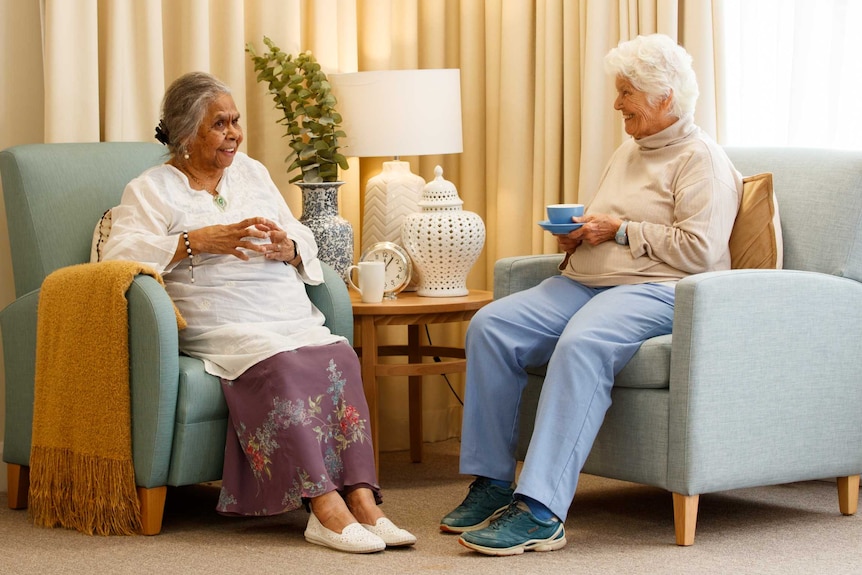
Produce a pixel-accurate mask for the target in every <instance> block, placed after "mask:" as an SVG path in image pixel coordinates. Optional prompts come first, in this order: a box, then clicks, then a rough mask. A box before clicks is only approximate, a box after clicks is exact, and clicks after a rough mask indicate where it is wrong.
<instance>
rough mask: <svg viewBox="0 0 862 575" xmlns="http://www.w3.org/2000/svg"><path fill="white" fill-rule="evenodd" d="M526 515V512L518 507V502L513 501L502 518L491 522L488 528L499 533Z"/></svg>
mask: <svg viewBox="0 0 862 575" xmlns="http://www.w3.org/2000/svg"><path fill="white" fill-rule="evenodd" d="M522 513H524V510H523V509H521V508H520V507H518V502H517V501H513V502H511V503H510V504H509V507H508V508H506V511H504V512H503V514H502V515H501V516H499V517H498V518H497V519H495V520H494V521H492V522H491V524H490V525H489V526H488V529H491V530H494V531H499V530H500V529H502V528H503V527H505V526H506V525H507V524H509V523H512V522H514V521H516V520H517V519H518V516H519V515H521V514H522Z"/></svg>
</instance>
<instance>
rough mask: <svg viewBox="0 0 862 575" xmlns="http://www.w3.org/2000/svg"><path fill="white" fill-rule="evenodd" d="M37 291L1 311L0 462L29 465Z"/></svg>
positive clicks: (37, 303)
mask: <svg viewBox="0 0 862 575" xmlns="http://www.w3.org/2000/svg"><path fill="white" fill-rule="evenodd" d="M38 307H39V290H38V289H37V290H33V291H31V292H29V293H27V294H24V295H22V296H21V297H19V298H18V299H16V300H15V301H13V302H12V303H10V304H9V305H8V306H6V308H4V309H3V311H0V330H2V334H3V359H4V364H5V373H6V420H5V431H4V443H3V461H5V462H7V463H16V464H18V465H25V466H27V465H30V442H31V440H32V436H33V382H34V381H35V380H36V313H37V310H38Z"/></svg>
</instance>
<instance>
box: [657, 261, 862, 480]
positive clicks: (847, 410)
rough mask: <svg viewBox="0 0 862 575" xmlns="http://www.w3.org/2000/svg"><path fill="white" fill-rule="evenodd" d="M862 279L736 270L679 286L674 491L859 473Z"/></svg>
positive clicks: (673, 424)
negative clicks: (860, 280)
mask: <svg viewBox="0 0 862 575" xmlns="http://www.w3.org/2000/svg"><path fill="white" fill-rule="evenodd" d="M860 341H862V284H860V283H859V282H856V281H854V280H851V279H846V278H840V277H836V276H832V275H828V274H820V273H813V272H803V271H793V270H733V271H726V272H712V273H705V274H698V275H695V276H691V277H688V278H685V279H683V280H681V281H680V282H679V284H678V285H677V288H676V304H675V310H674V325H673V344H672V345H673V347H672V353H671V371H670V422H669V424H670V432H669V461H668V483H669V485H668V488H669V489H670V490H671V491H674V492H677V493H681V494H697V493H708V492H711V491H716V490H724V489H734V488H741V487H748V486H753V485H769V484H778V483H786V482H790V481H801V480H806V479H817V478H822V477H830V476H831V477H837V476H846V475H854V474H858V473H859V472H860V471H862V444H860V442H859V441H857V440H856V439H855V438H856V437H857V436H858V433H859V429H860V427H862V410H860V409H859V405H860V404H862V385H860V379H859V378H860V375H859V374H860V373H862V357H860V354H859V342H860Z"/></svg>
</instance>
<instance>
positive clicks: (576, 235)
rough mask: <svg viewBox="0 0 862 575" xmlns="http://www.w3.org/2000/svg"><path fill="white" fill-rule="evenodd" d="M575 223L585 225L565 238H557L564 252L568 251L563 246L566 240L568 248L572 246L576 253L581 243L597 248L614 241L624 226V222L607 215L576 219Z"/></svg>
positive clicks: (591, 215)
mask: <svg viewBox="0 0 862 575" xmlns="http://www.w3.org/2000/svg"><path fill="white" fill-rule="evenodd" d="M574 221H575V222H579V223H580V222H583V223H584V225H582V226H581V227H579V228H578V229H576V230H572V231H570V232H569V233H568V234H566V235H565V236H557V237H558V239H559V241H560V247H561V248H562V249H563V251H568V250H567V249H566V247H565V246H564V245H563V241H564V240H565V241H566V242H567V243H566V246H572V247H571V250H572V251H574V250H575V248H577V247H578V246H579V245H580V244H581V242H587V243H588V244H590V245H592V246H597V245H599V244H600V243H602V242H606V241H608V240H613V239H614V236H615V235H616V233H617V230H618V229H619V228H620V226H621V225H622V223H623V221H622V220H620V219H617V218H615V217H613V216H609V215H607V214H589V215H585V216H581V217H579V218H574Z"/></svg>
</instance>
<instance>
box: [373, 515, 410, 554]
mask: <svg viewBox="0 0 862 575" xmlns="http://www.w3.org/2000/svg"><path fill="white" fill-rule="evenodd" d="M362 526H363V527H364V528H365V529H367V530H368V531H370V532H371V533H373V534H374V535H377V536H378V537H380V538H381V539H383V541H384V542H385V543H386V545H387V546H388V547H404V546H406V545H413V544H414V543H416V536H415V535H413V534H412V533H410V532H409V531H407V530H406V529H401V528H400V527H398V526H397V525H395V524H394V523H392V522H391V521H390V520H389V519H387V518H386V517H381V518H380V519H378V520H377V523H375V524H374V525H368V524H366V523H363V524H362Z"/></svg>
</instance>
